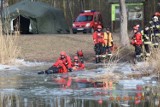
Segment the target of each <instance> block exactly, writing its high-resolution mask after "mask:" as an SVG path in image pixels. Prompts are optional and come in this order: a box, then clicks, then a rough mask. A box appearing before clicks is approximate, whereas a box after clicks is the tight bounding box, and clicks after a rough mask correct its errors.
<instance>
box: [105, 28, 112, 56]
mask: <svg viewBox="0 0 160 107" xmlns="http://www.w3.org/2000/svg"><path fill="white" fill-rule="evenodd" d="M104 42H105V48H106V54H107V55H108V56H112V47H113V38H112V33H111V32H110V30H109V28H107V29H106V32H104Z"/></svg>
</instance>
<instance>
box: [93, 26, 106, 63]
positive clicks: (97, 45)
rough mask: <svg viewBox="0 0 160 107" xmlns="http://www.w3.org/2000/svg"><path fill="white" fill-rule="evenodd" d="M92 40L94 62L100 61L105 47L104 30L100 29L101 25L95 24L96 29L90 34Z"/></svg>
mask: <svg viewBox="0 0 160 107" xmlns="http://www.w3.org/2000/svg"><path fill="white" fill-rule="evenodd" d="M92 37H93V41H94V51H95V54H96V63H99V62H101V57H105V56H106V55H105V54H106V49H105V40H104V32H103V31H102V26H101V25H98V26H97V31H95V32H94V33H93V35H92Z"/></svg>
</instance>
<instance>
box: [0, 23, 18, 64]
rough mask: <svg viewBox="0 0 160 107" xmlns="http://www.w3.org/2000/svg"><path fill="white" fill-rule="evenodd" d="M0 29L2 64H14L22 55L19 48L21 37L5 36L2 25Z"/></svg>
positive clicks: (0, 59) (0, 61)
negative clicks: (18, 43)
mask: <svg viewBox="0 0 160 107" xmlns="http://www.w3.org/2000/svg"><path fill="white" fill-rule="evenodd" d="M0 27H1V28H0V63H1V64H14V61H15V59H17V58H18V56H19V55H20V48H19V46H17V41H18V37H19V35H17V34H16V35H12V34H3V33H2V25H0Z"/></svg>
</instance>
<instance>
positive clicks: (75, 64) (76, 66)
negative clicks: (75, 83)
mask: <svg viewBox="0 0 160 107" xmlns="http://www.w3.org/2000/svg"><path fill="white" fill-rule="evenodd" d="M84 68H85V65H84V63H82V62H81V61H80V59H79V58H78V56H75V57H74V61H73V62H72V69H73V70H74V71H79V70H84Z"/></svg>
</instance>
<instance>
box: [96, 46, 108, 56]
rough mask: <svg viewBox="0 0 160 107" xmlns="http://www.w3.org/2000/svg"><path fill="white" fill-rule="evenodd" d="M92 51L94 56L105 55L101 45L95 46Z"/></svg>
mask: <svg viewBox="0 0 160 107" xmlns="http://www.w3.org/2000/svg"><path fill="white" fill-rule="evenodd" d="M94 51H95V54H96V55H102V54H105V53H106V48H105V47H104V46H102V44H101V43H98V44H95V46H94Z"/></svg>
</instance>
